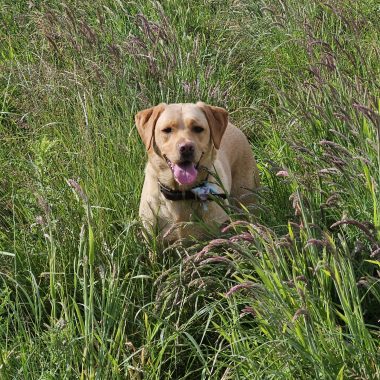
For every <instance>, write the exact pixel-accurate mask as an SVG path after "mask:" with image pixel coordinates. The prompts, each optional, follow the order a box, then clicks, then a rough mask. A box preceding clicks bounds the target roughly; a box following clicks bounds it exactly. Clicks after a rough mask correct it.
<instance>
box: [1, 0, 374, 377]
mask: <svg viewBox="0 0 380 380" xmlns="http://www.w3.org/2000/svg"><path fill="white" fill-rule="evenodd" d="M379 19H380V8H379V4H378V2H377V1H375V0H358V1H353V0H352V1H350V0H336V1H329V0H326V1H322V2H321V1H314V0H312V1H306V0H300V1H296V0H289V1H285V2H284V1H281V0H274V1H267V0H260V1H259V0H257V1H256V0H241V1H231V0H219V1H216V0H215V1H212V0H193V1H191V2H189V1H184V0H176V1H174V0H164V1H161V2H155V1H143V0H136V1H133V2H130V1H121V0H95V1H93V2H86V1H81V0H65V1H63V2H62V1H58V0H49V1H28V2H27V1H22V0H16V1H13V0H3V1H2V2H1V4H0V107H1V109H0V144H1V145H0V263H1V267H0V280H1V285H0V292H1V296H0V347H1V351H0V377H1V379H77V378H82V379H85V378H93V379H118V378H120V379H125V378H129V379H143V378H144V379H224V380H227V379H349V378H352V379H379V378H380V364H379V363H380V345H379V338H380V330H379V318H380V286H379V279H380V229H379V228H380V196H379V186H380V98H379V89H380V44H379V41H380V23H379V22H378V20H379ZM198 100H202V101H204V102H208V103H210V104H214V105H219V106H222V107H225V108H227V109H228V110H229V112H230V119H231V120H232V121H233V122H234V123H235V124H236V125H238V126H239V127H240V128H241V129H242V130H244V132H245V133H246V134H247V136H248V137H249V139H250V141H251V143H252V149H253V151H254V153H255V156H256V157H257V161H258V164H259V169H260V174H261V179H262V188H261V189H260V190H259V192H258V196H259V198H260V200H259V202H258V205H257V210H256V216H255V217H253V216H251V215H248V214H245V215H236V213H235V211H234V210H231V224H230V226H228V227H227V228H225V229H224V230H223V232H222V233H221V235H220V236H214V237H212V236H211V237H210V240H209V241H204V242H195V243H194V246H192V247H190V248H187V249H185V248H182V247H181V246H180V245H177V246H173V247H170V248H166V249H164V248H162V247H161V246H160V244H159V242H157V241H155V239H154V238H152V241H151V242H149V243H144V242H143V241H142V238H141V235H140V233H139V223H138V219H137V209H138V202H139V194H140V189H141V185H142V180H143V168H144V162H145V153H144V148H143V144H142V143H141V142H140V140H139V137H138V134H137V132H136V129H135V127H134V122H133V118H134V114H135V113H136V112H137V111H138V110H140V109H143V108H147V107H149V106H152V105H154V104H157V103H159V102H162V101H164V102H195V101H198Z"/></svg>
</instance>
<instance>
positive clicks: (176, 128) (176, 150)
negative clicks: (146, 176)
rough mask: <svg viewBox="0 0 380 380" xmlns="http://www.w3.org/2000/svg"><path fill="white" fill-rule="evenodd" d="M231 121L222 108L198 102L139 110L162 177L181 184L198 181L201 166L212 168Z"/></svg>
mask: <svg viewBox="0 0 380 380" xmlns="http://www.w3.org/2000/svg"><path fill="white" fill-rule="evenodd" d="M227 124H228V113H227V111H226V110H224V109H223V108H219V107H212V106H209V105H207V104H204V103H201V102H198V103H197V104H192V103H186V104H169V105H166V104H159V105H158V106H156V107H153V108H149V109H147V110H144V111H140V112H139V113H138V114H137V115H136V125H137V128H138V131H139V133H140V136H141V138H142V140H143V142H144V144H145V146H146V148H147V150H148V155H149V160H150V162H151V163H152V164H153V165H154V166H155V168H156V170H157V172H158V174H159V175H160V179H161V180H163V181H165V182H164V183H168V181H167V179H169V178H168V177H171V178H174V180H175V181H176V182H177V183H178V184H179V185H182V186H185V187H186V186H190V185H192V184H194V183H196V182H197V180H199V170H198V169H199V167H200V165H202V166H206V167H209V166H210V165H211V164H212V161H213V160H214V158H215V154H214V152H215V149H214V148H216V149H218V148H219V146H220V143H221V139H222V136H223V134H224V131H225V129H226V127H227Z"/></svg>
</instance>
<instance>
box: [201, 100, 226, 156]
mask: <svg viewBox="0 0 380 380" xmlns="http://www.w3.org/2000/svg"><path fill="white" fill-rule="evenodd" d="M197 106H198V107H200V108H201V109H202V111H203V112H204V114H205V115H206V119H207V122H208V125H209V127H210V132H211V137H212V141H213V142H214V145H215V148H216V149H219V147H220V142H221V141H222V137H223V135H224V132H225V131H226V128H227V125H228V112H227V111H226V110H225V109H224V108H221V107H214V106H209V105H208V104H206V103H203V102H198V103H197Z"/></svg>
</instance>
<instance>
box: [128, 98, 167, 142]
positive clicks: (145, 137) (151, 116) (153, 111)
mask: <svg viewBox="0 0 380 380" xmlns="http://www.w3.org/2000/svg"><path fill="white" fill-rule="evenodd" d="M165 106H166V104H165V103H161V104H159V105H157V106H155V107H152V108H148V109H146V110H143V111H140V112H138V113H137V114H136V116H135V122H136V126H137V130H138V131H139V134H140V137H141V140H142V141H143V143H144V144H145V147H146V150H149V149H150V147H151V145H152V139H153V134H154V128H155V127H156V122H157V119H158V118H159V116H160V115H161V113H162V111H163V110H164V108H165Z"/></svg>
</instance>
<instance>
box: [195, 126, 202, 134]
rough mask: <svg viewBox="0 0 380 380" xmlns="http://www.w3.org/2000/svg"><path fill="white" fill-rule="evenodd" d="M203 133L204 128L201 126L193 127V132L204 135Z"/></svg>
mask: <svg viewBox="0 0 380 380" xmlns="http://www.w3.org/2000/svg"><path fill="white" fill-rule="evenodd" d="M203 131H204V128H202V127H199V126H195V127H193V132H195V133H202V132H203Z"/></svg>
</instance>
